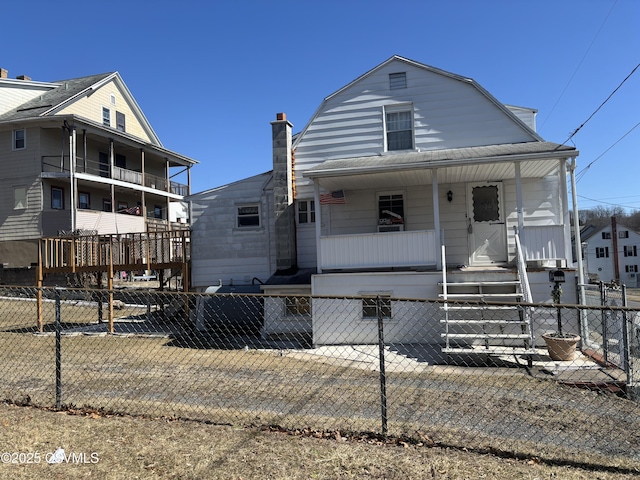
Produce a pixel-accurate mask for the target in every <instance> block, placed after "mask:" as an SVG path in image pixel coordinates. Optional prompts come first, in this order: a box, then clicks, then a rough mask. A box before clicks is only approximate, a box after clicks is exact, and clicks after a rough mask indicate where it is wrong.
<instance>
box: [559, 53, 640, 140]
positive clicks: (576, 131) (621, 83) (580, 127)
mask: <svg viewBox="0 0 640 480" xmlns="http://www.w3.org/2000/svg"><path fill="white" fill-rule="evenodd" d="M638 68H640V63H639V64H638V65H636V66H635V68H634V69H633V70H631V73H630V74H629V75H627V76H626V77H625V79H624V80H622V82H620V85H618V86H617V87H616V88H615V90H614V91H613V92H611V93H610V94H609V96H608V97H607V98H606V99H605V101H604V102H602V103H601V104H600V106H599V107H598V108H596V109H595V110H594V112H593V113H592V114H591V115H589V118H587V119H586V120H585V121H584V122H582V125H580V126H579V127H578V128H576V129H575V130H574V131H573V133H572V134H571V135H569V138H567V139H566V140H565V141H564V142H562V143H561V145H564V144H565V143H567V142H568V141H569V140H571V139H572V138H573V137H574V135H575V134H576V133H578V132H579V131H580V129H582V127H584V126H585V125H586V124H587V122H588V121H589V120H591V119H592V118H593V116H594V115H595V114H596V113H598V111H599V110H600V109H601V108H602V107H604V105H605V103H607V102H608V101H609V99H611V97H613V95H614V94H615V93H616V92H617V91H618V90H619V89H620V87H622V85H623V84H624V83H625V82H626V81H627V80H629V78H630V77H631V75H633V74H634V73H635V72H636V70H638Z"/></svg>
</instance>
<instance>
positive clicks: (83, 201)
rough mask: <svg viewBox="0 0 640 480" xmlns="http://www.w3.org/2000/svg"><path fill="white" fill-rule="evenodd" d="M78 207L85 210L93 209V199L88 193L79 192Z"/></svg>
mask: <svg viewBox="0 0 640 480" xmlns="http://www.w3.org/2000/svg"><path fill="white" fill-rule="evenodd" d="M78 207H79V208H83V209H85V210H89V209H90V208H91V198H90V197H89V194H88V193H87V192H78Z"/></svg>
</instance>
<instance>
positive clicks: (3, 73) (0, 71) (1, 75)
mask: <svg viewBox="0 0 640 480" xmlns="http://www.w3.org/2000/svg"><path fill="white" fill-rule="evenodd" d="M0 78H9V71H8V70H5V69H4V68H0Z"/></svg>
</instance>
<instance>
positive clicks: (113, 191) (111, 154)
mask: <svg viewBox="0 0 640 480" xmlns="http://www.w3.org/2000/svg"><path fill="white" fill-rule="evenodd" d="M114 166H115V153H114V150H113V139H111V138H110V139H109V178H111V179H113V173H114ZM115 211H116V186H115V185H114V184H113V182H111V213H114V212H115Z"/></svg>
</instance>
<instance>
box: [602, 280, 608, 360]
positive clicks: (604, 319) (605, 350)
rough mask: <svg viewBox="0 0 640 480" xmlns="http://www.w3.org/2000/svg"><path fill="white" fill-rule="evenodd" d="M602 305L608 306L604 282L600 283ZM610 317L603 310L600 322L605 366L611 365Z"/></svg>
mask: <svg viewBox="0 0 640 480" xmlns="http://www.w3.org/2000/svg"><path fill="white" fill-rule="evenodd" d="M600 305H601V306H603V307H606V306H607V287H606V285H605V284H604V283H603V282H600ZM608 316H609V315H608V312H606V311H605V310H604V309H602V313H601V319H600V321H601V323H602V355H603V358H604V364H605V365H607V364H608V363H609V351H608V342H607V335H608V334H609V332H608V331H607V323H608V322H607V318H608Z"/></svg>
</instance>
